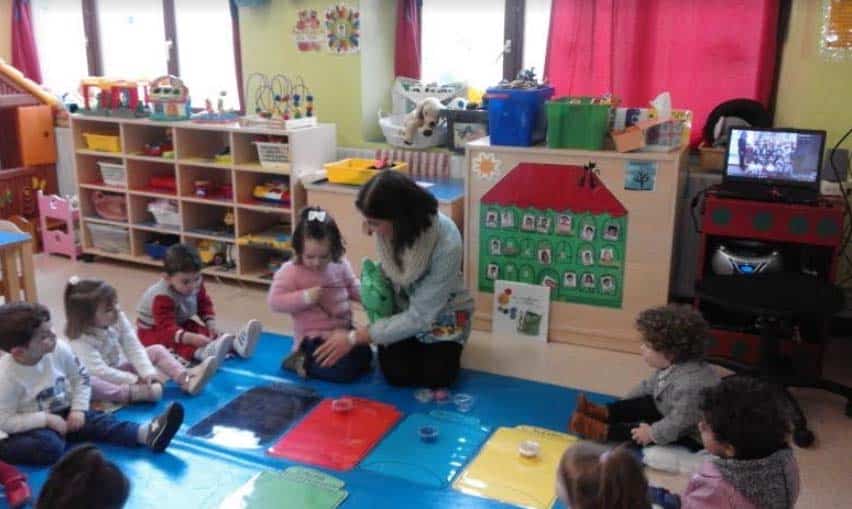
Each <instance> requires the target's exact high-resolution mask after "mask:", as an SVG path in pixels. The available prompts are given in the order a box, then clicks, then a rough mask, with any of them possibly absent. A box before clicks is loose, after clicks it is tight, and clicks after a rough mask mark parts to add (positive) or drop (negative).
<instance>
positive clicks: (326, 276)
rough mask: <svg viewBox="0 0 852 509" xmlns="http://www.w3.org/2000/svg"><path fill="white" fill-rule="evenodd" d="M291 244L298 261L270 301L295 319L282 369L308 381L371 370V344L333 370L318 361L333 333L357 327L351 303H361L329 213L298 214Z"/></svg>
mask: <svg viewBox="0 0 852 509" xmlns="http://www.w3.org/2000/svg"><path fill="white" fill-rule="evenodd" d="M292 243H293V250H294V251H295V258H294V259H293V260H291V261H289V262H287V263H285V264H284V265H283V266H282V267H281V268H280V269H279V270H278V272H276V273H275V277H274V278H273V279H272V286H270V288H269V296H268V297H267V302H268V304H269V307H270V308H271V309H272V310H273V311H278V312H282V313H290V314H291V315H292V317H293V328H294V329H295V331H294V337H295V339H294V341H293V353H292V354H291V355H290V356H289V357H288V358H287V359H285V361H284V365H283V366H282V367H283V368H284V369H290V370H293V371H296V372H298V373H299V374H300V375H301V376H303V377H304V376H311V377H314V378H320V379H324V380H329V381H332V382H346V381H351V380H353V379H355V378H357V377H358V376H359V375H361V374H362V373H364V372H365V371H367V370H369V369H370V363H371V362H372V351H371V350H370V347H369V346H368V345H360V346H356V347H355V348H353V349H352V351H350V352H349V353H348V354H347V355H346V356H345V357H343V358H342V359H341V360H340V361H338V362H337V363H336V364H335V365H334V366H331V367H321V366H320V365H319V363H316V362H314V358H313V353H314V350H315V349H316V348H317V347H318V346H319V345H320V344H322V342H323V341H324V340H325V339H326V338H327V337H328V335H329V334H330V333H331V332H332V331H334V330H335V329H351V328H352V309H351V308H350V305H349V302H350V301H354V302H361V293H360V291H359V283H358V280H357V279H356V278H355V275H354V274H353V273H352V267H350V265H349V262H348V261H347V260H346V258H344V257H343V254H344V252H345V249H344V248H343V240H342V239H341V236H340V230H339V229H338V228H337V223H335V221H334V219H333V218H332V217H331V215H330V214H329V213H328V212H326V211H324V210H322V209H320V208H318V207H308V208H305V209H303V210H302V211H301V212H300V213H299V222H298V224H297V225H296V229H295V231H294V232H293V240H292Z"/></svg>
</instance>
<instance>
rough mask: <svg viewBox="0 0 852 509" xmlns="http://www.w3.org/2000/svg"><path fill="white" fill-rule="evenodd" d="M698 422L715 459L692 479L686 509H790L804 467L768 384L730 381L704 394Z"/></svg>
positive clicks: (738, 378)
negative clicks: (800, 472) (792, 446)
mask: <svg viewBox="0 0 852 509" xmlns="http://www.w3.org/2000/svg"><path fill="white" fill-rule="evenodd" d="M699 408H700V410H701V412H702V418H701V420H700V421H699V423H698V427H699V429H700V430H701V440H702V442H703V443H704V448H705V449H707V451H708V452H710V453H711V454H713V456H712V457H711V458H710V459H708V460H706V461H705V462H704V464H702V465H701V467H700V468H699V469H698V472H697V473H696V474H695V475H694V476H693V477H692V479H691V480H690V482H689V485H688V486H687V488H686V492H684V494H683V497H682V502H683V509H735V508H736V509H758V508H760V509H790V508H792V507H794V506H795V504H796V499H797V498H798V496H799V467H798V465H797V464H796V459H795V458H794V457H793V451H792V449H791V448H790V445H789V444H788V443H787V438H788V436H789V433H790V421H789V417H788V415H787V413H786V411H785V410H786V409H785V408H784V407H783V405H782V403H781V402H780V401H779V397H778V393H777V391H775V390H774V389H773V388H772V387H770V386H769V385H768V384H767V383H765V382H762V381H760V380H757V379H755V378H751V377H746V376H739V375H738V376H730V377H727V378H725V379H724V380H722V382H721V383H720V384H719V385H717V386H715V387H711V388H708V389H705V390H704V391H703V392H702V395H701V400H700V402H699Z"/></svg>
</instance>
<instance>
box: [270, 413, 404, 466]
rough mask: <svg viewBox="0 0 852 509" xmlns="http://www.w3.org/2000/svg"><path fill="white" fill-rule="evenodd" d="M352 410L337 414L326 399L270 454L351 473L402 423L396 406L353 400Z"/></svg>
mask: <svg viewBox="0 0 852 509" xmlns="http://www.w3.org/2000/svg"><path fill="white" fill-rule="evenodd" d="M351 399H352V402H353V406H352V409H351V410H349V411H348V412H343V413H340V412H335V411H334V410H332V408H331V402H332V400H331V399H324V400H323V401H322V402H320V404H319V405H317V406H316V407H315V408H314V409H313V411H311V413H309V414H308V415H307V416H306V417H305V418H304V419H303V420H302V421H301V422H300V423H299V424H297V425H296V426H295V427H294V428H293V429H291V430H290V431H289V432H288V433H287V434H286V435H284V437H282V438H281V440H279V441H278V442H277V443H276V444H275V445H273V446H272V447H270V448H269V454H271V455H272V456H279V457H282V458H287V459H289V460H293V461H298V462H300V463H307V464H309V465H315V466H319V467H324V468H329V469H332V470H351V469H352V468H353V467H355V465H357V464H358V462H359V461H361V459H362V458H364V456H366V455H367V453H368V452H369V451H370V450H371V449H372V448H373V446H375V445H376V444H377V443H378V442H379V440H381V438H382V437H383V436H384V435H385V434H386V433H387V432H388V430H390V429H391V428H392V427H393V426H394V424H396V422H397V421H398V420H399V419H400V417H401V416H402V414H401V413H400V412H399V411H398V410H397V409H396V408H394V407H393V406H391V405H388V404H385V403H379V402H378V401H372V400H369V399H362V398H351Z"/></svg>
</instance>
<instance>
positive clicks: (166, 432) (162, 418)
mask: <svg viewBox="0 0 852 509" xmlns="http://www.w3.org/2000/svg"><path fill="white" fill-rule="evenodd" d="M181 424H183V405H181V404H180V403H178V402H177V401H174V402H172V403H169V406H168V407H166V410H165V411H164V412H163V413H161V414H160V415H158V416H157V417H155V418H154V419H153V420H152V421H151V422H149V423H148V424H147V425H143V426H139V435H138V436H137V440H138V441H139V443H140V444H142V445H146V446H148V447H149V448H150V449H151V450H152V451H154V452H163V451H165V450H166V447H168V446H169V443H171V441H172V438H174V436H175V434H176V433H177V432H178V430H179V429H180V425H181Z"/></svg>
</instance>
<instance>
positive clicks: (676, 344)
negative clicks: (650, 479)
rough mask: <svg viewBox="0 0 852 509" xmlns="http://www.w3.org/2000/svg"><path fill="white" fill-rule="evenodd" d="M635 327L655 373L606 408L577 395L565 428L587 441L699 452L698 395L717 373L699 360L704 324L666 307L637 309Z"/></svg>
mask: <svg viewBox="0 0 852 509" xmlns="http://www.w3.org/2000/svg"><path fill="white" fill-rule="evenodd" d="M636 327H637V328H638V329H639V332H640V334H641V335H642V343H641V346H640V350H641V354H642V358H643V359H645V362H646V363H647V364H648V365H649V366H650V367H652V368H654V369H655V370H656V371H655V372H654V373H653V374H652V375H651V376H650V377H648V378H647V379H645V380H643V381H642V382H641V383H640V384H639V385H638V386H636V387H635V388H634V389H633V390H631V391H630V392H629V393H628V394H627V396H625V398H624V399H622V400H620V401H616V402H614V403H610V404H608V405H606V406H604V405H597V404H594V403H592V402H590V401H588V400H587V399H586V397H585V396H584V395H582V394H581V395H580V396H579V398H578V400H577V408H576V410H575V411H574V414H573V415H572V416H571V421H570V424H569V430H570V431H571V432H573V433H575V434H577V435H580V436H582V437H585V438H589V439H592V440H599V441H603V440H606V441H616V442H621V441H628V440H633V441H634V442H636V443H637V444H639V445H643V446H644V445H648V444H651V443H655V444H658V445H665V444H672V443H677V444H679V445H684V446H686V447H688V448H690V449H692V450H696V451H697V450H700V449H701V442H700V435H699V433H698V421H699V420H700V418H701V411H700V410H699V408H698V403H699V401H700V394H701V391H702V390H703V389H705V388H707V387H712V386H714V385H716V384H718V383H719V375H718V374H717V373H716V371H714V370H713V368H712V367H711V366H710V365H709V364H707V363H705V362H704V361H703V360H702V358H703V356H704V344H705V341H706V340H707V335H708V326H707V322H706V321H704V318H702V316H701V315H700V314H699V313H698V312H697V311H695V310H694V309H692V308H690V307H687V306H679V305H668V306H661V307H656V308H651V309H647V310H645V311H642V312H641V313H640V314H639V317H638V318H637V319H636Z"/></svg>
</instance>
